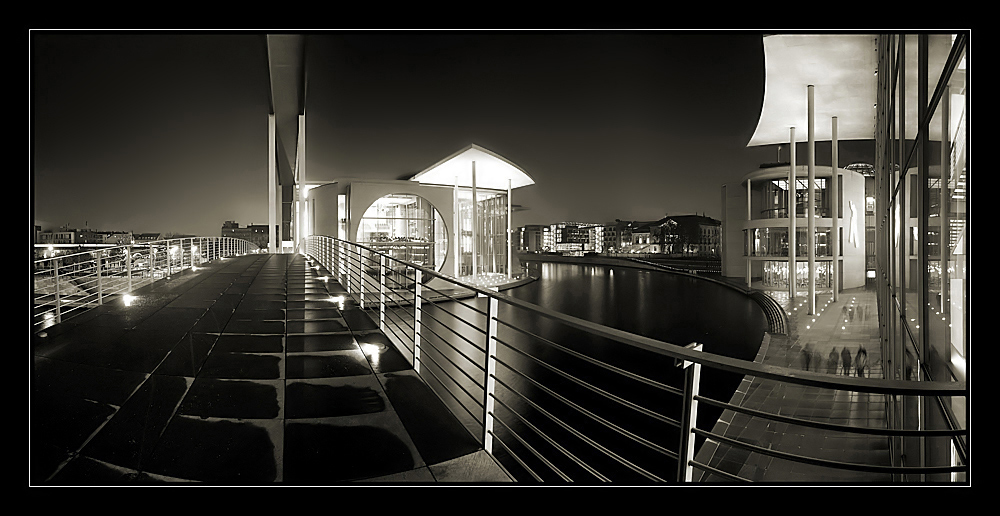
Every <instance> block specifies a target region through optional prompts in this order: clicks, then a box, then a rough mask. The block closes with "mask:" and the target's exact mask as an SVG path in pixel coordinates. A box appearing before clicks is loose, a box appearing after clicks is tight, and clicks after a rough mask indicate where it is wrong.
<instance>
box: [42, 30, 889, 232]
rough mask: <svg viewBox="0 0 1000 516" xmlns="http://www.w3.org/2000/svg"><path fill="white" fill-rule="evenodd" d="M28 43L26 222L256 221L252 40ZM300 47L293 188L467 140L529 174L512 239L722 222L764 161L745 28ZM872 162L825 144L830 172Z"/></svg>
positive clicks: (264, 78)
mask: <svg viewBox="0 0 1000 516" xmlns="http://www.w3.org/2000/svg"><path fill="white" fill-rule="evenodd" d="M29 40H30V66H31V69H30V89H29V91H30V94H31V106H32V111H31V115H30V127H31V142H32V175H31V181H30V188H31V197H32V201H33V202H32V210H33V213H32V217H33V219H34V220H35V222H36V223H37V224H41V225H42V226H43V229H55V228H58V227H59V226H61V225H64V224H69V225H70V226H71V227H84V226H85V225H86V226H89V227H90V228H93V229H99V230H131V231H136V232H163V233H167V232H172V233H183V234H197V235H218V234H219V232H220V228H221V226H222V223H223V221H226V220H235V221H237V222H239V223H240V224H241V225H247V224H264V223H266V222H267V204H266V203H267V200H266V195H267V114H268V71H267V56H266V46H265V44H264V41H263V33H260V34H250V33H237V32H231V33H213V34H205V33H184V34H177V33H156V32H151V33H150V32H147V33H138V34H126V33H99V32H48V31H33V32H30V33H29ZM306 48H307V55H308V57H307V81H308V86H307V88H308V89H307V94H306V95H307V106H306V121H307V122H306V123H307V129H306V141H307V145H308V150H307V161H306V173H307V177H308V179H309V180H332V179H335V178H337V177H345V176H352V177H370V178H377V179H403V178H409V177H410V176H412V175H413V174H415V173H417V172H419V171H421V170H423V169H425V168H426V167H428V166H430V165H433V164H434V163H436V162H438V161H439V160H441V159H442V158H444V157H446V156H448V155H450V154H452V153H454V152H456V151H458V150H459V149H461V148H463V147H465V146H467V145H469V144H471V143H475V144H477V145H480V146H483V147H486V148H487V149H490V150H492V151H494V152H496V153H498V154H500V155H502V156H504V157H506V158H507V159H509V160H510V161H512V162H514V163H516V164H517V165H518V166H520V167H521V168H523V169H524V170H525V171H527V172H528V174H530V175H531V176H532V177H533V178H534V179H535V182H536V184H535V185H534V186H529V187H525V188H522V189H518V190H515V192H514V199H513V201H514V203H515V204H519V205H522V206H523V207H524V208H526V209H524V210H522V211H518V212H516V213H515V214H514V220H513V225H514V226H515V227H516V226H520V225H524V224H547V223H554V222H559V221H581V222H609V221H614V220H615V219H622V220H633V219H638V220H655V219H658V218H660V217H663V216H664V215H665V214H689V213H704V214H705V215H708V216H710V217H714V218H720V217H721V213H722V210H721V205H720V199H721V186H722V185H723V184H724V183H727V182H730V181H736V180H739V178H740V177H742V176H743V175H744V174H746V173H747V172H749V171H750V170H752V169H754V168H756V167H757V166H759V165H760V164H761V163H764V162H773V161H776V160H777V150H776V148H775V147H762V148H747V147H746V143H747V142H748V141H749V140H750V137H751V135H752V134H753V131H754V129H755V128H756V124H757V118H758V116H759V114H760V108H761V103H762V100H763V95H764V52H763V44H762V35H761V34H760V33H757V32H741V31H738V32H725V31H703V32H694V33H690V32H674V31H586V32H576V31H573V32H570V31H544V32H535V31H532V32H506V31H505V32H441V31H407V32H371V31H369V32H351V33H346V34H345V33H335V32H326V33H312V34H310V35H309V36H308V37H307V39H306ZM804 138H805V135H803V136H802V139H804ZM871 155H872V145H871V142H842V143H841V151H840V163H841V166H844V165H846V164H849V163H852V162H856V161H865V162H871V159H872V158H871V157H870V156H871ZM787 156H788V153H787V149H785V150H784V151H783V153H782V159H783V160H787ZM799 156H800V161H799V162H800V164H804V160H805V146H804V144H802V145H801V146H800V147H799ZM829 160H830V158H829V143H828V142H827V143H826V144H825V145H824V144H823V143H819V142H818V143H817V158H816V161H817V164H829Z"/></svg>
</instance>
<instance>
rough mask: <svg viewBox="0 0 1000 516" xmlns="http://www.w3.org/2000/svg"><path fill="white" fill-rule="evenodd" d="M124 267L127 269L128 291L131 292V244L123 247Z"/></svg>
mask: <svg viewBox="0 0 1000 516" xmlns="http://www.w3.org/2000/svg"><path fill="white" fill-rule="evenodd" d="M125 268H126V269H127V270H128V293H129V294H131V293H132V246H126V247H125Z"/></svg>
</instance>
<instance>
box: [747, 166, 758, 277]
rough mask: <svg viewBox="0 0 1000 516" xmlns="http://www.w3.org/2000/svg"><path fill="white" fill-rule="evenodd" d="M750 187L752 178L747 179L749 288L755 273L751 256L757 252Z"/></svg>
mask: <svg viewBox="0 0 1000 516" xmlns="http://www.w3.org/2000/svg"><path fill="white" fill-rule="evenodd" d="M750 188H751V185H750V180H749V179H747V288H749V287H750V283H751V282H752V281H753V274H752V272H751V271H752V268H751V264H752V263H753V261H752V260H751V259H750V257H751V256H753V255H754V253H755V252H756V249H754V243H753V240H754V238H753V230H754V229H753V228H752V227H750V221H751V220H752V219H753V217H752V210H751V208H750V199H751V195H750Z"/></svg>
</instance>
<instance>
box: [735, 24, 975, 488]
mask: <svg viewBox="0 0 1000 516" xmlns="http://www.w3.org/2000/svg"><path fill="white" fill-rule="evenodd" d="M969 51H970V40H969V34H968V33H967V32H954V33H938V34H882V35H863V34H850V35H838V34H822V35H807V34H795V35H773V36H767V37H765V38H764V52H765V66H766V81H767V85H766V87H765V98H764V102H763V107H762V110H761V117H760V120H759V121H758V126H757V130H756V131H755V133H754V135H753V137H752V138H751V141H750V143H749V144H748V146H759V145H783V144H784V145H790V146H791V148H796V146H797V145H800V144H802V143H804V142H806V141H807V135H808V156H803V157H802V158H805V159H806V165H807V166H808V168H809V169H811V170H810V172H809V174H810V175H811V176H813V178H814V179H822V178H824V177H826V178H829V177H831V174H830V173H829V172H827V173H826V174H824V173H823V172H822V170H823V169H822V168H821V167H816V166H815V163H814V161H813V160H814V159H815V151H814V142H815V141H816V140H821V141H831V142H832V145H831V151H832V155H831V163H832V165H833V167H837V166H838V163H837V153H836V152H837V142H838V141H841V140H845V139H854V140H872V141H874V143H875V154H874V156H872V162H873V163H874V164H873V165H871V166H868V165H865V166H854V165H850V166H848V167H847V169H848V170H850V171H852V172H859V173H862V175H863V176H864V177H865V184H864V186H865V188H864V189H863V190H862V191H863V192H864V193H863V195H864V198H863V202H861V203H857V201H855V202H856V203H857V210H858V215H859V216H861V215H863V216H864V217H865V220H864V222H863V226H859V227H858V228H857V229H858V231H859V233H860V234H861V235H862V237H863V238H864V240H863V242H864V241H867V243H868V245H867V246H865V245H862V249H864V248H865V247H867V250H866V251H865V252H864V253H863V254H864V256H863V257H864V258H865V264H864V267H863V270H864V272H865V277H866V279H867V280H868V281H867V282H866V286H867V288H870V289H874V290H875V293H876V298H877V305H878V324H879V336H880V347H881V350H880V351H881V357H882V360H883V373H882V374H883V375H884V378H885V379H890V380H903V381H914V382H918V381H934V382H959V383H965V384H966V385H967V382H968V380H969V373H970V361H969V345H970V340H971V339H970V337H971V331H970V330H971V328H970V322H971V318H970V317H971V305H970V295H969V294H970V284H971V283H970V280H971V262H970V249H971V239H970V227H971V226H970V222H971V221H970V218H969V214H970V206H971V205H970V184H971V183H970V177H971V176H970V167H969V160H968V156H969V143H970V139H969V134H970V133H969V106H970V102H969ZM796 130H798V132H796ZM838 138H839V139H838ZM793 156H794V154H793ZM802 158H798V159H802ZM790 161H791V162H792V163H795V164H796V165H801V164H802V161H797V159H796V158H794V157H793V158H792V159H791V160H790ZM785 169H786V171H787V170H788V165H785ZM827 170H829V167H828V169H827ZM766 175H767V173H766V172H765V171H755V172H754V173H751V174H750V175H748V176H747V177H745V178H744V180H743V182H742V183H739V184H736V185H735V187H732V185H726V186H724V188H723V206H724V209H726V210H727V214H726V220H727V221H734V220H739V217H738V216H737V215H738V214H736V213H728V211H730V210H731V209H732V210H739V209H740V208H741V207H742V209H743V210H746V211H745V212H743V214H742V215H743V218H744V220H746V221H747V222H746V223H745V227H740V224H735V223H732V222H730V223H729V224H727V227H726V229H725V232H726V245H725V249H724V253H725V254H726V256H727V258H726V259H724V267H726V265H729V266H730V269H729V271H726V269H724V274H726V273H727V272H728V274H727V275H734V274H733V272H732V271H733V270H734V268H738V267H739V265H740V262H741V260H739V259H738V258H743V257H740V256H739V255H740V254H743V255H744V257H746V260H744V263H752V262H753V260H754V257H755V256H760V255H763V256H762V258H763V259H765V260H766V259H767V258H769V257H770V256H771V255H775V254H777V255H778V256H779V257H780V256H781V254H782V253H783V252H786V251H785V250H786V249H788V247H789V245H788V243H787V240H788V236H789V235H790V232H789V231H788V230H785V232H784V233H783V232H782V225H783V224H782V222H781V221H779V222H777V223H775V224H773V225H772V224H770V223H768V222H769V221H772V220H777V219H780V217H781V216H782V210H783V209H785V207H786V205H787V201H783V199H787V197H788V195H787V190H783V189H782V188H781V183H780V177H775V178H770V177H766ZM780 175H781V174H780V173H779V174H778V176H780ZM841 175H842V177H844V181H845V189H844V193H843V195H844V196H845V197H846V196H848V192H849V191H851V187H849V186H846V183H847V178H848V177H851V176H849V175H848V174H846V173H843V172H841ZM795 177H796V178H798V177H800V174H799V173H798V170H796V174H795ZM747 180H749V181H750V186H749V188H748V187H747V184H746V183H747ZM755 180H756V181H757V182H758V183H760V185H759V187H757V188H758V189H755V187H754V186H752V183H753V182H754V181H755ZM775 181H777V182H775ZM769 182H770V183H769ZM808 182H809V181H807V184H808ZM803 186H804V185H803ZM822 186H823V185H822V182H819V183H817V184H816V188H817V190H822ZM755 192H756V193H757V198H756V199H755V198H754V194H755ZM748 193H749V197H746V196H748ZM837 195H838V196H839V195H841V194H840V193H838V194H837ZM830 197H831V198H833V197H836V196H834V195H831V196H830ZM852 197H853V195H852ZM739 198H742V199H743V200H742V203H743V204H740V199H739ZM814 200H815V203H816V206H817V210H823V206H824V205H827V204H828V201H827V200H826V196H825V195H823V192H821V191H817V192H816V197H815V198H814ZM842 208H843V206H842ZM861 210H863V211H861ZM817 216H819V215H817ZM755 217H756V218H755ZM820 220H822V218H820V219H816V221H814V222H816V224H815V226H816V228H817V229H820V230H822V229H823V228H824V227H825V225H824V224H822V223H819V222H818V221H820ZM834 220H836V219H834ZM800 228H802V226H800V225H796V233H799V230H800ZM744 229H747V230H749V231H747V232H743V230H744ZM851 233H853V228H852V230H851ZM806 237H807V238H808V234H807V235H806ZM827 239H828V238H827ZM795 240H796V247H799V248H800V249H801V247H800V245H801V243H802V237H801V236H799V238H796V239H795ZM828 240H829V239H828ZM822 241H823V236H822V235H821V234H816V235H815V245H816V247H815V253H816V258H817V260H816V261H817V265H819V264H821V263H822V261H823V260H822V251H821V248H820V245H821V242H822ZM834 242H840V241H834ZM741 247H742V251H743V252H742V253H741V252H740V251H741ZM851 247H852V246H851V245H849V244H848V237H847V235H844V237H843V245H842V248H844V252H845V259H846V253H847V251H848V250H849V249H851ZM807 250H808V245H807ZM734 255H735V256H734ZM817 268H818V269H820V271H821V270H822V268H821V267H817ZM845 269H846V264H845ZM747 270H751V269H750V268H748V269H747ZM785 271H786V272H787V268H786V269H785ZM737 272H740V271H738V270H737ZM742 272H744V273H745V272H746V271H742ZM815 272H819V271H815V270H814V273H815ZM781 273H782V269H781V268H780V267H777V266H775V267H772V268H768V267H762V268H761V274H762V279H763V278H765V277H767V276H773V277H772V278H770V279H768V280H767V281H772V282H780V281H783V279H782V275H781ZM751 275H753V272H752V270H751ZM817 277H818V278H822V277H823V274H822V273H820V274H817ZM846 280H847V277H846V270H845V285H844V287H845V288H847V282H846ZM784 281H787V279H785V280H784ZM793 292H794V290H793ZM885 399H886V401H885V403H886V405H885V414H886V418H887V424H888V426H889V427H890V428H893V429H903V430H941V431H951V430H954V429H968V415H969V407H968V406H967V399H968V396H967V392H966V395H965V396H960V397H942V396H922V397H921V396H887V397H886V398H885ZM968 444H969V443H968V440H967V438H966V437H965V436H959V437H953V436H951V435H942V436H940V437H937V436H923V437H893V438H892V439H891V441H890V450H891V461H892V464H893V465H895V466H905V467H909V466H941V465H959V464H961V465H967V464H968V460H969V448H968ZM902 476H903V477H907V475H905V474H904V475H902ZM909 477H919V478H899V480H902V481H932V482H942V481H943V482H949V481H951V482H954V481H964V480H965V475H963V474H958V473H940V474H926V475H921V476H918V475H909Z"/></svg>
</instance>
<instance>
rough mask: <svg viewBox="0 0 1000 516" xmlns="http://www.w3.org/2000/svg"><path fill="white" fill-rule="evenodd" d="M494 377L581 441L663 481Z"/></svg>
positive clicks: (621, 462) (528, 378) (624, 464)
mask: <svg viewBox="0 0 1000 516" xmlns="http://www.w3.org/2000/svg"><path fill="white" fill-rule="evenodd" d="M497 363H502V362H500V361H499V360H497ZM503 365H504V366H506V367H507V368H508V369H510V366H509V365H507V364H503ZM511 371H515V372H516V370H514V369H511ZM518 375H519V376H521V377H522V378H524V379H526V380H528V381H529V382H531V383H532V384H533V385H535V387H539V388H541V389H542V390H546V391H547V390H548V389H547V388H545V387H543V386H541V385H540V384H538V383H537V382H535V381H534V380H533V379H531V378H530V377H527V376H525V375H523V374H520V373H518ZM492 378H494V379H495V380H496V382H497V383H498V384H500V385H503V386H504V387H505V388H507V390H509V391H511V392H513V393H515V394H517V395H518V397H519V398H520V399H521V400H523V401H524V402H525V403H527V404H528V405H530V406H531V407H532V408H533V409H535V410H536V411H538V412H539V413H540V414H542V415H544V416H545V417H547V418H548V419H549V420H551V421H552V422H554V423H556V424H557V425H559V426H560V427H562V428H563V429H564V430H567V431H568V432H570V433H571V434H573V435H575V436H576V437H577V438H578V439H580V440H581V441H583V442H585V443H587V444H589V445H590V446H591V447H593V448H594V449H596V450H598V451H600V452H601V453H603V454H605V455H606V456H608V457H609V458H611V459H613V460H615V461H617V462H618V463H619V464H621V465H623V466H625V467H627V468H629V469H631V470H633V471H635V472H636V473H639V474H640V475H642V476H644V477H646V478H648V479H650V480H654V481H657V482H662V481H663V480H662V479H660V478H658V477H656V475H654V474H652V473H650V472H648V471H646V470H644V469H643V468H640V467H639V466H636V465H635V464H632V463H631V462H630V461H628V460H626V459H625V458H624V457H622V456H621V455H619V454H617V453H615V452H614V451H612V450H610V449H609V448H608V447H606V446H604V445H602V444H601V443H598V442H597V441H595V440H594V439H592V438H591V437H589V436H587V435H585V434H583V433H582V432H580V431H579V430H577V429H575V428H573V427H571V426H570V425H567V424H566V423H565V422H563V421H562V420H560V419H559V418H557V417H555V416H554V415H552V413H551V412H549V411H548V410H545V409H544V408H542V407H541V406H540V405H538V404H537V403H535V402H534V401H532V400H531V399H529V398H528V397H527V396H524V395H523V394H521V393H520V392H518V391H517V390H516V389H514V388H513V387H511V386H510V385H508V384H507V383H504V382H503V381H502V380H500V379H499V378H496V376H493V377H492ZM505 406H506V405H505Z"/></svg>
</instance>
